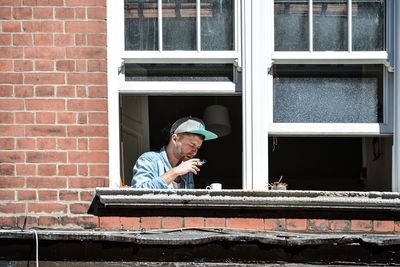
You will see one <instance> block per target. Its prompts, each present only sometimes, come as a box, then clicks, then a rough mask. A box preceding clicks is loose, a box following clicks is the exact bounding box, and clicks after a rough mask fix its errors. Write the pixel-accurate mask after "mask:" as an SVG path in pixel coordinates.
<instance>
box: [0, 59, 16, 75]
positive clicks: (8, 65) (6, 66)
mask: <svg viewBox="0 0 400 267" xmlns="http://www.w3.org/2000/svg"><path fill="white" fill-rule="evenodd" d="M12 63H13V62H12V61H11V60H0V72H1V71H11V70H12V69H13V64H12Z"/></svg>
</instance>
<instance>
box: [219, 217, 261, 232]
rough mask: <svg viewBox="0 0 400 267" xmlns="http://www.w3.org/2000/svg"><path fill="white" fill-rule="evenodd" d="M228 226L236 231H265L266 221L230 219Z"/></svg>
mask: <svg viewBox="0 0 400 267" xmlns="http://www.w3.org/2000/svg"><path fill="white" fill-rule="evenodd" d="M226 226H227V227H228V228H234V229H247V230H264V220H263V219H260V218H228V219H226Z"/></svg>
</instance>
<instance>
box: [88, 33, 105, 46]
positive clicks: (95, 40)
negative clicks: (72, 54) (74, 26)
mask: <svg viewBox="0 0 400 267" xmlns="http://www.w3.org/2000/svg"><path fill="white" fill-rule="evenodd" d="M87 45H89V46H106V45H107V35H106V34H97V33H94V34H88V35H87Z"/></svg>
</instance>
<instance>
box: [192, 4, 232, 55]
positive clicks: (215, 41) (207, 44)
mask: <svg viewBox="0 0 400 267" xmlns="http://www.w3.org/2000/svg"><path fill="white" fill-rule="evenodd" d="M233 10H234V5H233V0H206V1H201V8H200V12H201V50H233V18H234V16H233V14H234V12H233Z"/></svg>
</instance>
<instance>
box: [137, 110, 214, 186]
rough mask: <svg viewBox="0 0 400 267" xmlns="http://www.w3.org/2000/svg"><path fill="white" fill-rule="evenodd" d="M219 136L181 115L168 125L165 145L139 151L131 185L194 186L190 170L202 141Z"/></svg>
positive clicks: (196, 163) (194, 168)
mask: <svg viewBox="0 0 400 267" xmlns="http://www.w3.org/2000/svg"><path fill="white" fill-rule="evenodd" d="M217 137H218V136H217V135H216V134H214V133H212V132H210V131H207V130H206V129H205V125H204V122H203V121H202V120H200V119H199V118H195V117H184V118H181V119H179V120H177V121H176V122H175V123H174V124H173V125H172V127H171V130H170V137H169V141H168V144H167V146H166V147H163V148H162V149H161V150H160V151H158V152H146V153H144V154H142V155H141V156H140V157H139V159H138V160H137V161H136V164H135V166H134V167H133V178H132V187H135V188H149V189H151V188H152V189H179V188H186V189H193V188H194V181H193V174H197V172H199V171H200V169H199V167H200V166H201V162H200V160H199V159H198V158H194V157H195V156H196V154H197V151H198V150H199V149H200V147H201V145H202V144H203V141H207V140H212V139H216V138H217Z"/></svg>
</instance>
